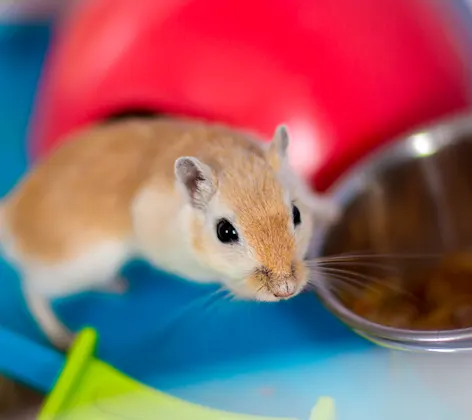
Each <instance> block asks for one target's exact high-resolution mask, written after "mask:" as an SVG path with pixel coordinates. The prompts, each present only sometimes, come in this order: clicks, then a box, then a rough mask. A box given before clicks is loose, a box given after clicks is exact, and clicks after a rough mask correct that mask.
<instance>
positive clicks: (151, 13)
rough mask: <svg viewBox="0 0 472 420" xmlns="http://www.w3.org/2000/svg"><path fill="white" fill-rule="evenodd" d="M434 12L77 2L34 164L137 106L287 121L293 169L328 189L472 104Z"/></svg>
mask: <svg viewBox="0 0 472 420" xmlns="http://www.w3.org/2000/svg"><path fill="white" fill-rule="evenodd" d="M434 4H435V3H434V2H425V1H422V0H381V1H380V0H357V1H352V0H337V1H314V0H224V1H221V0H186V1H179V0H82V1H80V2H78V6H77V7H76V8H75V10H74V12H73V13H71V14H70V16H69V18H67V19H66V20H64V21H63V22H62V25H61V27H60V28H59V30H58V36H57V38H56V40H55V45H54V46H53V49H52V53H51V55H50V57H49V59H48V62H47V67H46V71H45V75H44V78H43V83H42V89H41V92H40V96H39V100H38V102H37V106H36V115H35V119H34V124H33V131H32V133H31V135H32V138H31V140H32V153H33V155H34V156H36V155H37V154H41V153H45V152H47V151H48V150H49V149H50V148H51V147H52V146H53V145H54V144H55V143H56V142H57V141H58V139H59V138H60V136H62V135H63V134H65V133H67V132H69V131H70V130H72V129H74V128H76V127H78V126H80V125H83V124H86V123H88V122H91V121H94V120H97V119H101V118H104V117H107V116H109V115H111V114H114V113H118V112H122V111H126V110H130V109H146V110H150V111H156V112H166V113H175V114H188V115H193V116H201V117H206V118H209V119H215V120H221V121H225V122H227V123H230V124H234V125H237V126H244V127H250V128H253V129H256V130H259V131H260V132H261V133H263V134H265V135H269V134H271V133H272V131H273V130H274V127H275V126H276V124H278V123H280V122H282V121H285V122H287V123H288V124H289V127H290V129H291V132H292V135H293V138H294V148H293V151H292V153H293V158H294V162H295V164H296V165H297V167H298V168H299V170H300V171H301V172H303V173H304V174H305V175H306V176H307V177H310V178H312V179H314V180H315V181H316V185H317V187H318V188H320V189H324V188H325V187H327V186H328V185H329V184H330V183H331V182H332V181H333V180H335V179H336V177H337V176H338V175H339V174H340V173H341V172H342V171H343V170H344V169H345V168H346V167H347V166H348V165H349V164H351V163H352V162H354V161H355V160H357V159H358V158H359V157H360V156H362V155H363V154H365V153H366V152H367V151H369V150H371V149H372V148H373V147H374V146H377V145H379V144H380V143H382V142H384V141H386V140H387V139H390V138H391V137H392V136H394V135H396V134H398V133H400V132H402V131H403V130H406V129H409V128H410V127H411V126H412V125H416V124H418V123H422V122H424V121H427V120H430V119H433V118H436V117H438V116H441V115H443V114H445V113H449V112H452V111H454V110H458V109H460V108H463V107H465V106H466V105H467V104H468V100H467V96H466V93H467V89H466V86H465V85H464V83H465V78H464V70H463V69H464V67H463V62H462V61H461V57H460V56H459V55H458V54H457V50H456V49H455V48H453V44H452V43H451V39H450V38H449V37H448V36H446V35H448V34H449V32H448V27H447V26H446V25H447V22H446V17H445V15H444V13H443V9H441V10H437V9H434V6H433V5H434ZM315 175H316V176H315ZM313 177H315V178H313Z"/></svg>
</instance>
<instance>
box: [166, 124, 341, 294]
mask: <svg viewBox="0 0 472 420" xmlns="http://www.w3.org/2000/svg"><path fill="white" fill-rule="evenodd" d="M288 145H289V136H288V132H287V129H286V128H285V126H279V127H278V128H277V130H276V132H275V134H274V138H273V140H272V141H271V142H270V143H269V144H268V145H263V146H262V147H259V146H258V147H256V146H254V147H252V146H250V147H247V146H246V147H241V143H239V145H238V143H237V142H236V141H233V142H231V141H229V142H223V141H222V144H221V145H220V146H221V147H216V149H215V150H212V152H207V155H208V156H211V158H209V159H205V163H204V162H203V161H202V160H199V159H197V158H195V157H181V158H179V159H177V160H176V162H175V174H176V179H177V185H178V187H179V189H180V190H181V191H182V192H183V194H184V197H185V200H186V202H187V206H186V208H185V211H184V215H183V216H184V223H185V230H184V234H188V235H189V237H188V241H189V243H190V245H191V247H192V249H193V251H194V253H195V255H196V256H197V259H198V260H199V262H200V264H201V265H202V266H204V267H205V268H207V269H210V270H211V271H212V272H215V274H216V275H218V276H220V278H221V282H222V283H223V284H224V285H225V286H226V287H227V288H228V289H230V290H231V291H232V292H233V293H234V294H235V295H236V296H239V297H243V298H248V299H255V300H260V301H278V300H281V299H288V298H290V297H292V296H295V295H296V294H298V293H299V292H300V291H301V290H302V289H303V288H304V286H305V285H306V283H307V281H308V275H309V273H308V269H307V268H306V266H305V264H304V261H303V260H304V256H305V253H306V251H307V248H308V245H309V242H310V238H311V234H312V231H313V228H314V223H323V222H327V221H330V219H332V218H333V217H335V211H334V210H333V207H332V206H331V203H329V202H325V201H324V200H325V199H323V198H320V197H316V196H313V194H312V193H311V192H310V191H309V190H308V188H307V187H306V186H305V185H304V184H303V182H302V181H301V180H300V179H299V178H298V177H297V176H295V174H294V173H293V172H292V170H291V169H290V168H289V165H288V159H287V149H288ZM212 147H214V146H212ZM212 154H213V156H212Z"/></svg>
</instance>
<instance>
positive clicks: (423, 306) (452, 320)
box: [340, 251, 472, 331]
mask: <svg viewBox="0 0 472 420" xmlns="http://www.w3.org/2000/svg"><path fill="white" fill-rule="evenodd" d="M340 298H341V300H342V301H343V303H344V304H345V305H346V306H347V307H348V308H349V309H350V310H352V311H353V312H354V313H356V314H357V315H359V316H361V317H363V318H366V319H368V320H369V321H372V322H374V323H376V324H381V325H385V326H389V327H394V328H402V329H410V330H430V331H431V330H453V329H459V328H467V327H472V251H464V252H455V253H450V254H446V255H445V256H444V257H443V258H442V259H441V260H439V261H438V262H437V263H435V264H431V265H429V266H427V267H417V268H416V269H415V268H414V269H410V270H408V272H405V273H403V274H402V275H398V276H385V277H384V278H381V279H379V281H378V282H377V281H376V282H371V283H369V284H367V285H366V286H365V287H364V288H363V289H362V291H361V293H360V294H354V293H347V292H344V293H342V294H341V295H340Z"/></svg>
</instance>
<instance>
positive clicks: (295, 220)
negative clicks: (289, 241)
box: [292, 206, 302, 226]
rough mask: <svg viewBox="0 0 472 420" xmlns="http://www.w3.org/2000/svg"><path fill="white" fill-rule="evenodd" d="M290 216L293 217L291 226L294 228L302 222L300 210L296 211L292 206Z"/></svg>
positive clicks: (295, 207) (296, 208)
mask: <svg viewBox="0 0 472 420" xmlns="http://www.w3.org/2000/svg"><path fill="white" fill-rule="evenodd" d="M292 215H293V224H294V225H295V226H298V225H299V224H300V223H301V222H302V216H301V214H300V210H298V207H297V206H293V208H292Z"/></svg>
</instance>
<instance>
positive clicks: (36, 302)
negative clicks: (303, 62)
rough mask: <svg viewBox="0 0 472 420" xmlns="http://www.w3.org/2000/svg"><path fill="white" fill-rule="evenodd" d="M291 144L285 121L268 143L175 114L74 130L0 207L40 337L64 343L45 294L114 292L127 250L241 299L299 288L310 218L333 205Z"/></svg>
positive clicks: (278, 295)
mask: <svg viewBox="0 0 472 420" xmlns="http://www.w3.org/2000/svg"><path fill="white" fill-rule="evenodd" d="M287 146H288V133H287V131H286V129H285V128H284V127H279V129H278V130H277V131H276V134H275V135H274V139H273V141H272V142H271V143H269V145H268V146H267V145H264V144H263V143H262V142H260V141H256V140H255V139H254V138H253V137H252V136H251V135H250V134H249V133H243V132H241V131H236V130H233V129H231V128H228V127H225V126H221V125H216V124H208V123H205V122H198V121H191V120H173V119H154V120H128V121H121V122H113V123H107V124H103V125H96V126H91V127H87V128H84V129H82V130H81V131H79V132H76V133H74V134H72V135H71V136H69V138H68V139H66V141H65V142H64V143H63V144H62V146H60V147H59V148H58V149H57V150H54V151H53V152H52V153H51V154H50V156H49V157H47V158H45V159H44V160H43V161H41V162H39V163H38V164H37V165H36V166H35V167H34V168H32V169H31V171H30V172H29V173H28V174H27V175H26V176H25V177H24V179H23V180H22V181H21V182H20V183H19V184H18V185H17V186H16V187H15V188H14V189H13V190H12V191H11V193H10V194H9V195H8V196H7V197H6V198H5V199H4V200H3V202H2V206H1V208H0V238H1V243H2V248H3V249H4V251H5V254H6V255H8V256H9V258H10V260H11V261H13V262H14V263H15V264H16V265H17V267H18V269H19V271H20V272H21V273H22V274H23V277H24V292H25V297H26V299H27V302H28V305H29V308H30V310H31V311H32V312H33V313H34V315H35V317H36V319H37V320H38V322H39V323H40V324H41V325H42V327H43V330H44V331H45V332H46V334H47V335H48V336H49V337H50V338H51V339H52V340H53V341H54V342H55V343H56V345H58V346H61V347H65V346H67V345H68V343H69V342H70V339H71V337H70V335H69V334H68V333H67V332H66V329H65V328H64V327H63V326H62V324H61V323H60V322H59V321H58V320H57V319H56V318H55V315H54V313H53V312H52V310H51V309H50V305H49V304H48V299H51V298H54V297H57V296H63V295H67V294H71V293H74V292H78V291H82V290H86V289H88V288H95V287H99V288H105V289H107V290H110V289H113V287H111V282H112V281H113V279H114V277H115V276H116V274H117V272H118V271H119V268H120V266H121V265H122V264H123V263H125V262H126V261H127V260H129V259H130V258H132V257H133V256H140V257H143V258H145V259H147V260H149V262H151V263H153V264H154V265H155V266H157V267H159V268H161V269H163V270H167V271H169V272H172V273H174V274H177V275H180V276H182V277H187V278H189V279H191V280H193V281H197V282H220V283H222V284H223V285H225V286H226V287H227V288H228V289H230V290H231V291H232V292H233V293H234V294H236V295H238V296H240V297H244V298H250V299H257V300H264V301H276V300H280V299H282V298H288V297H291V296H293V295H295V294H297V293H298V292H299V291H300V290H301V289H302V288H303V286H304V285H305V284H306V282H307V279H308V273H307V269H306V267H305V265H304V263H303V258H304V255H305V253H306V250H307V248H308V244H309V240H310V237H311V232H312V229H313V217H314V216H316V213H317V211H320V209H321V211H320V213H319V214H320V215H321V214H323V215H322V216H320V220H321V219H326V218H327V217H328V218H329V213H330V211H327V210H326V206H325V205H322V200H320V199H317V200H318V201H317V200H313V199H312V197H311V192H309V190H308V189H307V187H306V186H305V185H304V184H303V183H302V182H301V180H300V179H298V178H297V177H296V176H295V174H294V173H293V172H292V171H291V170H290V168H289V167H288V163H287V158H286V150H287ZM310 202H318V203H320V205H319V206H317V207H320V209H313V208H311V206H310ZM294 204H296V206H297V207H298V208H299V210H300V213H301V215H302V224H301V225H300V226H297V227H295V226H294V223H293V205H294ZM221 220H227V221H229V222H230V223H231V224H232V225H233V226H234V228H235V229H236V230H237V232H238V235H239V240H238V241H237V243H235V244H224V243H222V242H221V241H220V240H219V239H218V238H217V233H216V231H217V229H216V227H217V226H218V222H219V221H221Z"/></svg>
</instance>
